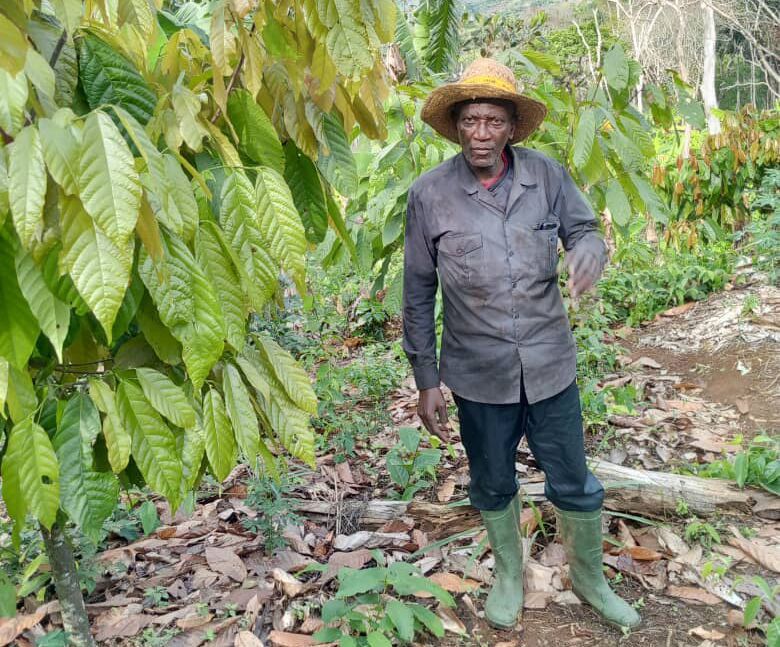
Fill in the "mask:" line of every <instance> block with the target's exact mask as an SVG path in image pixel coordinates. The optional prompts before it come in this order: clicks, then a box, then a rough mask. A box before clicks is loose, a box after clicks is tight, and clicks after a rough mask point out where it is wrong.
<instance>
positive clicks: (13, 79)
mask: <svg viewBox="0 0 780 647" xmlns="http://www.w3.org/2000/svg"><path fill="white" fill-rule="evenodd" d="M26 104H27V77H25V75H24V72H19V73H17V74H16V75H15V76H14V75H12V74H10V73H8V72H6V71H5V70H3V69H0V128H2V129H3V130H4V131H5V132H7V133H8V134H9V135H11V136H15V135H16V133H18V132H19V130H21V128H22V126H23V125H24V107H25V105H26Z"/></svg>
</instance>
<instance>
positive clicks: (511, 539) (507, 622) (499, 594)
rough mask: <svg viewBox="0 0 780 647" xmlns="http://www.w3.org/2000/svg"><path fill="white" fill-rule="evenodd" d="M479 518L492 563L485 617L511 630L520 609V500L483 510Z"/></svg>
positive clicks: (521, 549)
mask: <svg viewBox="0 0 780 647" xmlns="http://www.w3.org/2000/svg"><path fill="white" fill-rule="evenodd" d="M482 520H483V522H484V523H485V528H486V529H487V533H488V540H489V541H490V548H491V549H492V550H493V557H494V559H495V562H496V565H495V568H494V569H493V587H492V588H491V589H490V593H488V596H487V600H486V601H485V619H486V620H487V621H488V623H489V624H490V625H492V626H493V627H496V628H498V629H511V628H513V627H514V626H515V624H516V623H517V621H518V619H519V616H520V613H521V612H522V610H523V548H522V544H521V542H520V501H519V499H518V497H517V496H515V497H514V499H512V501H510V503H509V505H508V506H507V507H506V508H504V509H503V510H483V511H482Z"/></svg>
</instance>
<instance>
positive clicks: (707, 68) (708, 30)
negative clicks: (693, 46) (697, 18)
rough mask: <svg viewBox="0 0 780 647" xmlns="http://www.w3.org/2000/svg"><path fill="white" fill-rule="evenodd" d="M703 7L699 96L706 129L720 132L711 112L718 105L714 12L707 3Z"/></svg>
mask: <svg viewBox="0 0 780 647" xmlns="http://www.w3.org/2000/svg"><path fill="white" fill-rule="evenodd" d="M703 9H704V61H703V64H702V76H701V98H702V101H703V102H704V112H705V113H706V114H707V129H708V130H709V132H710V135H717V134H718V133H719V132H720V119H718V118H717V117H716V116H715V115H714V114H712V110H713V108H715V109H717V107H718V95H717V92H716V91H715V65H716V63H717V58H716V56H717V54H716V53H715V40H716V38H717V36H716V33H715V12H714V11H713V10H712V7H711V6H710V5H708V4H704V5H703Z"/></svg>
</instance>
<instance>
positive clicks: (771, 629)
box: [743, 575, 780, 647]
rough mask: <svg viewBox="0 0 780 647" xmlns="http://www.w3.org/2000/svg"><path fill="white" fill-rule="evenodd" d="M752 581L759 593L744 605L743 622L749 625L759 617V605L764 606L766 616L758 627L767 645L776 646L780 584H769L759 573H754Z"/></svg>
mask: <svg viewBox="0 0 780 647" xmlns="http://www.w3.org/2000/svg"><path fill="white" fill-rule="evenodd" d="M752 581H753V584H755V585H756V586H757V587H758V589H759V591H760V593H759V595H756V596H753V597H752V598H751V599H750V600H749V601H748V603H747V604H746V605H745V611H744V615H743V624H744V626H745V627H749V626H750V625H751V624H752V623H753V622H754V621H756V620H757V619H758V618H759V614H760V613H761V607H762V606H764V607H766V611H767V615H768V618H767V620H766V622H765V623H763V624H761V623H759V624H758V628H759V629H760V630H761V631H763V632H764V634H765V635H766V644H767V646H768V647H777V645H780V602H778V601H779V600H780V584H775V585H774V586H770V585H769V583H768V582H767V581H766V580H765V579H764V578H763V577H761V576H760V575H755V576H754V577H753V578H752ZM765 617H766V616H765Z"/></svg>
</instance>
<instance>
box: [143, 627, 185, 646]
mask: <svg viewBox="0 0 780 647" xmlns="http://www.w3.org/2000/svg"><path fill="white" fill-rule="evenodd" d="M180 633H181V630H180V629H177V628H175V627H174V628H172V629H162V630H157V629H152V628H151V627H149V628H147V629H144V632H143V633H142V634H141V635H140V636H139V637H138V638H137V639H136V641H135V644H136V645H137V646H138V647H165V645H167V644H168V643H169V642H171V640H173V638H174V637H175V636H177V635H178V634H180Z"/></svg>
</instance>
